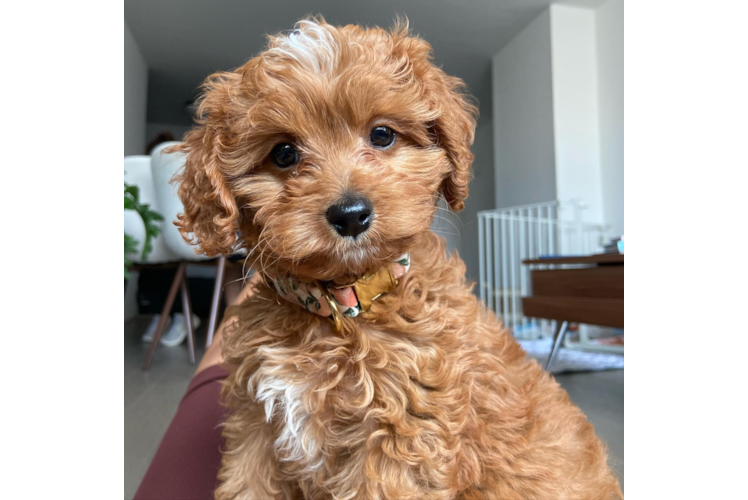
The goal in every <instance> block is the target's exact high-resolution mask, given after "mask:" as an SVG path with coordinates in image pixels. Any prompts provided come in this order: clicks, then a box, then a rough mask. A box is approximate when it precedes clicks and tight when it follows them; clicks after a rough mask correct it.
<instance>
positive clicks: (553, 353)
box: [545, 321, 569, 371]
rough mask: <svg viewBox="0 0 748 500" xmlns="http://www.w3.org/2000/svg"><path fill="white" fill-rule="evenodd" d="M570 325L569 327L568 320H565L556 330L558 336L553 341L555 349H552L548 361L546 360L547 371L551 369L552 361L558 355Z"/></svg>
mask: <svg viewBox="0 0 748 500" xmlns="http://www.w3.org/2000/svg"><path fill="white" fill-rule="evenodd" d="M568 327H569V322H568V321H564V322H563V323H560V324H559V325H558V329H557V330H556V338H555V340H554V341H553V349H551V354H550V355H549V356H548V361H546V362H545V371H551V363H553V358H555V357H556V353H557V352H558V348H559V347H560V346H561V343H562V342H563V341H564V335H566V330H567V328H568Z"/></svg>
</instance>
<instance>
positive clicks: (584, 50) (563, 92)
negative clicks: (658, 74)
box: [550, 4, 603, 223]
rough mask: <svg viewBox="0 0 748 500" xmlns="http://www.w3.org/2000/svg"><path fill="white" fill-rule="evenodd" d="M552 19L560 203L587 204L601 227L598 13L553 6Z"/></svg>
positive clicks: (586, 215) (589, 214)
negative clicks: (580, 202) (596, 17)
mask: <svg viewBox="0 0 748 500" xmlns="http://www.w3.org/2000/svg"><path fill="white" fill-rule="evenodd" d="M550 14H551V53H552V58H551V59H552V67H553V72H552V73H553V130H554V144H555V152H556V197H557V198H558V199H559V200H561V201H566V200H573V199H582V200H584V201H585V202H586V203H587V210H585V212H584V219H585V220H586V221H589V222H597V223H602V222H603V196H602V181H601V173H600V139H599V132H598V130H599V125H598V104H597V51H596V49H595V45H596V44H595V13H594V11H593V10H591V9H584V8H578V7H570V6H566V5H557V4H553V5H551V6H550Z"/></svg>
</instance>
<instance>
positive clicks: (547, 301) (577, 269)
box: [522, 254, 623, 370]
mask: <svg viewBox="0 0 748 500" xmlns="http://www.w3.org/2000/svg"><path fill="white" fill-rule="evenodd" d="M522 263H523V264H526V265H529V266H533V267H534V268H533V269H531V272H530V281H531V283H532V295H531V296H529V297H523V298H522V312H523V314H524V315H525V316H527V317H531V318H544V319H552V320H556V321H557V322H558V328H557V329H556V333H555V336H554V341H553V348H552V349H551V354H550V356H549V357H548V361H547V362H546V366H545V367H546V370H547V369H548V368H549V367H550V366H551V363H552V362H553V358H554V357H555V355H556V353H557V351H558V348H559V346H560V345H561V342H562V341H563V338H564V335H565V334H566V330H567V327H568V326H569V322H570V321H571V322H574V323H587V324H591V325H601V326H611V327H615V328H623V255H620V254H598V255H589V256H585V257H559V258H549V259H535V260H524V261H522ZM540 265H542V266H550V265H553V266H554V268H553V269H543V268H540V269H539V268H537V266H540ZM561 265H563V266H564V267H563V268H558V267H555V266H561ZM572 266H573V267H572Z"/></svg>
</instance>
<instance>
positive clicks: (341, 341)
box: [216, 240, 617, 500]
mask: <svg viewBox="0 0 748 500" xmlns="http://www.w3.org/2000/svg"><path fill="white" fill-rule="evenodd" d="M421 252H422V253H423V254H425V255H419V253H421ZM429 256H430V259H431V262H433V265H432V266H430V267H429V268H428V269H426V268H421V267H419V266H418V265H417V263H418V262H419V260H420V261H424V262H425V261H426V259H427V258H429ZM412 257H413V259H412V260H413V262H414V267H413V268H411V271H410V272H409V273H408V275H407V277H406V278H405V279H404V280H403V282H401V285H400V287H399V288H398V290H397V291H396V292H395V293H393V294H391V295H389V296H386V297H383V298H382V299H380V301H378V304H377V306H376V307H373V308H372V310H371V311H370V313H369V314H368V315H367V317H366V318H363V319H362V318H356V319H355V320H354V321H355V322H353V323H349V326H350V325H355V326H354V327H353V328H347V329H346V332H345V333H344V334H343V335H340V334H336V333H334V332H333V331H332V328H331V325H330V324H329V323H328V320H327V319H326V318H320V317H317V316H314V315H311V314H309V313H308V312H306V311H304V310H303V309H301V308H298V307H295V306H294V305H292V304H290V303H289V304H285V303H284V304H280V305H277V303H276V302H275V301H274V300H273V299H274V295H273V291H271V290H269V289H265V290H258V293H257V294H256V296H255V297H254V298H253V300H251V301H248V302H247V303H245V304H242V305H241V306H239V307H237V308H235V309H233V310H231V311H229V312H228V314H229V315H236V316H237V318H238V321H237V323H236V324H235V327H234V330H233V331H227V338H226V345H225V349H224V354H225V356H226V360H227V363H228V364H229V366H230V367H231V368H232V369H231V374H230V376H229V378H228V379H227V382H226V386H225V393H224V395H225V396H227V397H228V398H227V400H228V402H229V405H230V406H231V410H232V414H231V415H230V417H229V419H228V421H227V423H226V426H225V428H224V436H225V437H226V446H227V450H228V453H227V454H226V455H225V456H224V466H223V468H222V470H221V472H220V475H219V478H220V480H221V485H220V487H219V489H218V490H217V493H216V496H217V498H221V499H223V498H274V499H275V498H278V499H280V498H289V499H290V498H307V499H317V498H320V499H322V498H339V499H359V498H361V499H378V500H382V499H406V498H407V499H414V500H416V499H418V500H422V499H433V500H452V499H455V498H470V499H482V498H502V499H520V498H549V499H550V498H554V499H560V498H568V499H571V498H574V499H577V498H579V499H582V498H584V499H587V498H589V499H593V498H595V499H596V498H617V494H616V491H617V486H616V482H615V478H614V477H613V476H612V475H611V473H610V470H609V469H608V468H607V466H606V464H605V453H604V449H603V448H602V446H601V445H600V443H599V441H598V440H597V439H596V438H595V436H594V432H593V431H592V428H591V426H590V425H589V423H587V421H586V420H585V418H584V416H583V415H582V414H581V412H580V411H579V410H578V409H577V408H575V407H574V406H573V405H572V404H571V403H570V402H569V400H568V397H567V396H566V394H565V393H564V392H563V391H562V390H561V389H560V388H559V387H558V385H557V384H555V382H553V381H552V379H551V378H550V377H548V376H547V374H544V373H543V372H542V370H541V369H540V368H539V366H538V365H537V364H536V363H534V362H529V361H527V360H526V358H525V354H524V352H523V351H522V350H521V348H520V347H519V346H518V345H517V343H516V342H515V341H514V340H513V339H512V338H511V335H510V334H509V333H508V332H507V331H505V330H503V329H502V327H501V325H500V323H499V322H498V320H497V319H496V317H495V316H493V315H491V314H489V313H488V312H487V311H485V309H483V308H481V307H480V305H479V304H478V302H477V300H476V298H475V296H474V295H473V294H472V293H471V291H470V288H469V287H468V286H467V285H465V283H464V278H463V274H464V267H463V266H462V263H461V262H459V260H457V259H449V260H448V259H447V258H446V257H444V253H443V249H442V248H441V247H440V246H439V245H438V244H437V243H435V240H426V241H425V242H424V244H423V245H421V247H420V248H419V249H418V250H416V252H414V255H412ZM268 304H273V307H268ZM279 308H280V309H279ZM393 311H397V313H393ZM258 478H264V479H262V480H259V479H258ZM601 492H605V493H601Z"/></svg>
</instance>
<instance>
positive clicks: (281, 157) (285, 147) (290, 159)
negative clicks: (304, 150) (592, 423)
mask: <svg viewBox="0 0 748 500" xmlns="http://www.w3.org/2000/svg"><path fill="white" fill-rule="evenodd" d="M270 159H271V160H272V162H273V163H275V166H277V167H280V168H287V167H290V166H292V165H295V164H296V163H298V162H299V153H297V152H296V150H295V149H294V147H293V146H292V145H290V144H288V143H287V142H282V143H280V144H276V145H275V147H274V148H273V150H272V151H271V152H270Z"/></svg>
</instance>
